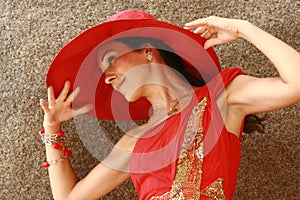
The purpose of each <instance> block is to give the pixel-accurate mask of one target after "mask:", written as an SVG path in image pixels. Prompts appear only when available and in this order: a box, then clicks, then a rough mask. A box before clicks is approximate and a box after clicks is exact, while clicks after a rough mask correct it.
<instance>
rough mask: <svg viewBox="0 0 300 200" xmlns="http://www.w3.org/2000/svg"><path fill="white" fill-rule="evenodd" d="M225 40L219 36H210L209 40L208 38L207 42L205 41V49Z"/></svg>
mask: <svg viewBox="0 0 300 200" xmlns="http://www.w3.org/2000/svg"><path fill="white" fill-rule="evenodd" d="M223 43H224V42H223V41H221V40H220V39H219V38H210V39H209V40H207V41H206V42H205V43H204V49H208V48H210V47H213V46H216V45H219V44H223Z"/></svg>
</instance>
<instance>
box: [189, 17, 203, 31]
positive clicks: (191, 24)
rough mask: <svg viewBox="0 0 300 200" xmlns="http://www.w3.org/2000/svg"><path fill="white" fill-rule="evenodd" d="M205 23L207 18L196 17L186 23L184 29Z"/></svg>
mask: <svg viewBox="0 0 300 200" xmlns="http://www.w3.org/2000/svg"><path fill="white" fill-rule="evenodd" d="M206 24H207V18H201V19H196V20H194V21H191V22H188V23H186V24H185V25H184V26H185V28H186V29H189V30H191V29H194V28H196V27H199V26H204V25H206Z"/></svg>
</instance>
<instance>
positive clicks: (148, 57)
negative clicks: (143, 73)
mask: <svg viewBox="0 0 300 200" xmlns="http://www.w3.org/2000/svg"><path fill="white" fill-rule="evenodd" d="M147 60H148V61H149V62H150V61H151V60H152V55H151V54H150V53H149V54H148V55H147Z"/></svg>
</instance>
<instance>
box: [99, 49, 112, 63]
mask: <svg viewBox="0 0 300 200" xmlns="http://www.w3.org/2000/svg"><path fill="white" fill-rule="evenodd" d="M110 51H112V49H109V50H107V51H105V52H104V54H103V56H102V58H101V62H103V60H104V57H105V55H106V54H107V53H108V52H110Z"/></svg>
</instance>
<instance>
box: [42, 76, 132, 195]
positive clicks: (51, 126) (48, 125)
mask: <svg viewBox="0 0 300 200" xmlns="http://www.w3.org/2000/svg"><path fill="white" fill-rule="evenodd" d="M69 88H70V83H69V82H66V84H65V87H64V89H63V90H62V92H61V93H60V95H59V97H58V98H57V99H55V97H54V93H53V88H52V87H49V88H48V104H47V103H46V101H45V100H41V101H40V105H41V107H42V109H43V110H44V113H45V115H44V122H43V126H44V130H45V133H44V134H45V135H46V136H47V135H50V134H55V133H57V132H58V131H60V128H61V122H63V121H66V120H69V119H71V118H72V117H74V116H76V115H79V114H82V113H86V112H88V111H89V110H90V109H91V106H90V105H87V106H84V107H82V108H80V109H78V110H72V108H71V103H72V101H73V99H74V98H76V96H77V94H78V93H79V89H75V90H74V91H73V92H72V93H71V94H70V95H69V96H68V91H69ZM66 134H67V133H66ZM60 145H61V146H63V144H60ZM46 156H47V160H48V162H50V166H49V168H48V170H49V178H50V184H51V189H52V193H53V197H54V199H56V200H60V199H61V200H68V199H71V200H76V199H86V200H88V199H97V198H99V197H101V196H103V195H105V194H107V193H108V192H110V191H111V190H113V189H114V188H116V187H117V186H118V185H120V184H121V183H122V182H124V181H125V180H126V179H128V178H129V174H128V173H125V172H122V171H118V170H114V169H112V168H109V167H106V166H105V165H103V164H101V163H100V164H98V165H97V166H96V167H95V168H94V169H93V170H92V171H91V172H90V173H89V174H88V175H87V176H86V177H85V178H84V179H82V180H80V181H78V180H77V176H76V174H75V172H74V170H73V168H72V166H71V164H70V161H69V160H68V159H65V155H64V151H63V150H58V149H55V148H53V147H52V146H49V145H46ZM60 158H64V159H61V160H59V159H60ZM51 160H57V162H56V163H55V164H51Z"/></svg>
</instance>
